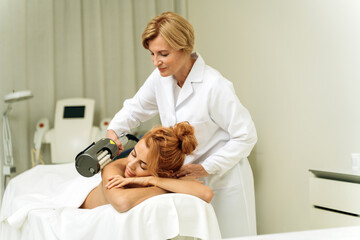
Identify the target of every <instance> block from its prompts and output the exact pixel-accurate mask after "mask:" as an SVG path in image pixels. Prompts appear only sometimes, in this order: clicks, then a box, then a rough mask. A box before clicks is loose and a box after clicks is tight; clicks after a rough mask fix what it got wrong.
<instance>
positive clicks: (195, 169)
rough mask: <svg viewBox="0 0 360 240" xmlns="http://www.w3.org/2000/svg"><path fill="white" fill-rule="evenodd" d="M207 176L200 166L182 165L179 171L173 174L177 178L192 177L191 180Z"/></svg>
mask: <svg viewBox="0 0 360 240" xmlns="http://www.w3.org/2000/svg"><path fill="white" fill-rule="evenodd" d="M208 175H209V174H208V173H207V172H206V170H205V169H204V167H203V166H202V165H201V164H192V163H189V164H185V165H183V166H182V167H181V168H180V170H179V171H177V172H176V173H175V176H176V177H177V178H183V177H193V178H202V177H206V176H208Z"/></svg>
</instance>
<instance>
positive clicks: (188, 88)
mask: <svg viewBox="0 0 360 240" xmlns="http://www.w3.org/2000/svg"><path fill="white" fill-rule="evenodd" d="M193 91H194V90H193V87H192V85H191V81H190V79H186V81H185V83H184V85H183V86H182V88H181V91H180V93H179V97H178V100H177V102H176V107H177V106H179V105H180V104H181V103H182V102H184V101H185V100H186V99H187V98H188V97H189V96H190V95H191V94H192V93H193Z"/></svg>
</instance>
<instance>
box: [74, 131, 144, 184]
mask: <svg viewBox="0 0 360 240" xmlns="http://www.w3.org/2000/svg"><path fill="white" fill-rule="evenodd" d="M129 140H133V141H135V142H138V141H139V140H138V139H137V138H136V137H135V136H134V135H131V134H122V135H120V136H119V141H120V142H121V144H122V145H123V147H125V146H126V144H127V143H128V141H129ZM118 151H119V149H118V147H117V145H116V143H115V142H114V141H113V140H111V139H109V138H102V139H100V140H99V141H97V142H96V143H95V142H94V143H92V144H91V145H90V146H88V147H87V148H86V149H85V150H84V151H82V152H80V153H79V154H78V155H77V156H76V158H75V167H76V170H77V171H78V172H79V173H80V174H81V175H82V176H84V177H91V176H94V175H95V174H97V173H98V172H100V171H101V170H102V169H103V168H104V167H105V166H106V165H107V164H108V163H110V162H111V161H112V160H114V159H115V158H116V157H117V153H118Z"/></svg>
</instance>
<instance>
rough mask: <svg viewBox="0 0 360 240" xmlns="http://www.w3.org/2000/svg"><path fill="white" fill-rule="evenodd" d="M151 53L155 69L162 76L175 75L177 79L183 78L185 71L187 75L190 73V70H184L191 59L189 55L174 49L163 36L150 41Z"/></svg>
mask: <svg viewBox="0 0 360 240" xmlns="http://www.w3.org/2000/svg"><path fill="white" fill-rule="evenodd" d="M149 51H150V53H151V59H152V61H153V63H154V65H155V67H157V68H158V69H159V71H160V74H161V76H163V77H168V76H171V75H174V76H175V78H176V76H177V75H180V76H181V74H183V73H182V71H184V70H185V71H184V72H186V74H187V73H188V70H187V69H184V66H185V64H186V63H187V60H188V59H190V58H188V55H187V54H185V53H184V52H183V51H181V50H175V49H173V48H172V47H171V46H170V45H169V44H168V43H167V42H166V40H165V39H164V38H163V37H162V35H161V34H159V35H158V36H157V37H156V38H154V39H153V40H150V41H149ZM176 79H177V78H176Z"/></svg>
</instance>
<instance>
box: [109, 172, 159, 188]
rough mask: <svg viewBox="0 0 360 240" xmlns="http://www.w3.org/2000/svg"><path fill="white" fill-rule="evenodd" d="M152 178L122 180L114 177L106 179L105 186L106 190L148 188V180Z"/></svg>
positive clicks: (118, 176)
mask: <svg viewBox="0 0 360 240" xmlns="http://www.w3.org/2000/svg"><path fill="white" fill-rule="evenodd" d="M151 178H152V177H151V176H149V177H135V178H124V177H122V176H120V175H115V176H112V177H110V178H108V180H109V182H108V183H107V184H106V185H105V187H106V188H107V189H111V188H122V187H148V186H152V185H151V184H150V179H151Z"/></svg>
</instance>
